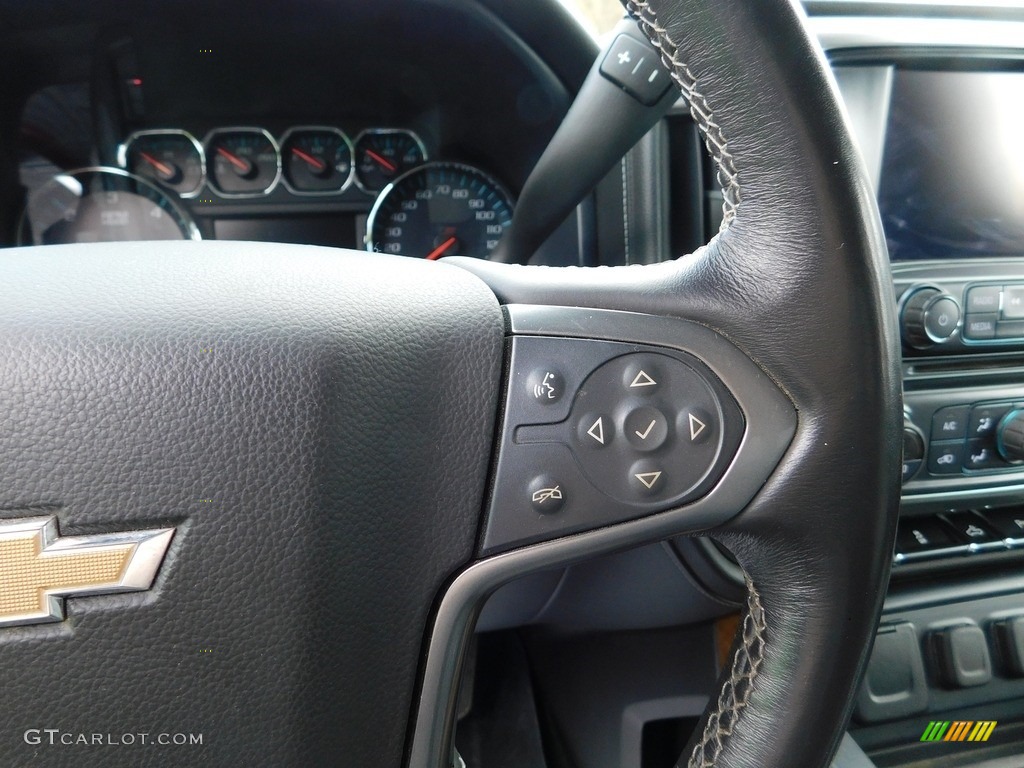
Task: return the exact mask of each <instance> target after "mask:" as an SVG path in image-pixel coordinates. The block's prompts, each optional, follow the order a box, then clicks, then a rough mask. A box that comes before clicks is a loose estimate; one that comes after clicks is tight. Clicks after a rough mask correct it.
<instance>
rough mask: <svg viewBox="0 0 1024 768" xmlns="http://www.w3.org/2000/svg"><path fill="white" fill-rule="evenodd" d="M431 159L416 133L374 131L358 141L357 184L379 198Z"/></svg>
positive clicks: (395, 130) (372, 129)
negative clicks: (393, 184) (403, 176)
mask: <svg viewBox="0 0 1024 768" xmlns="http://www.w3.org/2000/svg"><path fill="white" fill-rule="evenodd" d="M426 159H427V152H426V150H425V149H424V148H423V142H422V141H420V138H419V136H417V135H416V134H415V133H413V132H412V131H406V130H403V129H400V128H371V129H369V130H366V131H363V132H362V133H361V134H359V137H358V138H357V139H356V184H358V185H359V187H360V188H361V189H362V190H363V191H364V192H369V193H371V194H375V193H377V192H380V191H381V190H382V189H384V187H386V186H387V185H388V184H390V183H391V182H392V181H394V180H395V179H396V178H398V177H399V176H401V175H402V174H403V173H405V172H406V171H407V170H409V169H410V168H413V167H415V166H417V165H419V164H420V163H422V162H424V161H425V160H426Z"/></svg>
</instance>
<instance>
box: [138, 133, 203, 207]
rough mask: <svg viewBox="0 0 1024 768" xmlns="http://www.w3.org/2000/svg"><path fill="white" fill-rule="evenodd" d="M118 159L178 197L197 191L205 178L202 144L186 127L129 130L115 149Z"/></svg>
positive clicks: (139, 174) (192, 195) (194, 193)
mask: <svg viewBox="0 0 1024 768" xmlns="http://www.w3.org/2000/svg"><path fill="white" fill-rule="evenodd" d="M118 162H120V164H121V167H122V168H124V169H126V170H127V171H129V172H131V173H134V174H135V175H136V176H141V177H142V178H144V179H150V180H151V181H156V182H157V183H159V184H160V185H161V186H163V187H167V188H168V189H171V190H173V191H174V192H176V193H177V194H178V195H179V196H180V197H194V196H196V195H198V194H199V190H200V188H201V187H202V186H203V181H204V180H205V179H206V161H205V158H204V157H203V147H202V145H201V144H200V143H199V142H198V141H196V140H195V138H194V137H193V136H192V134H190V133H188V132H186V131H179V130H170V129H169V130H156V131H138V132H136V133H133V134H132V135H131V136H129V137H128V139H127V140H126V141H125V143H124V144H122V145H121V146H120V148H119V149H118Z"/></svg>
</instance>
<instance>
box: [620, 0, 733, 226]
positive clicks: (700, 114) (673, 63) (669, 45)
mask: <svg viewBox="0 0 1024 768" xmlns="http://www.w3.org/2000/svg"><path fill="white" fill-rule="evenodd" d="M626 10H627V11H628V12H629V14H630V15H631V16H632V17H633V18H635V19H636V22H637V24H638V25H639V27H640V29H641V30H642V31H643V33H644V34H645V35H647V37H648V39H649V40H650V41H651V44H652V45H653V46H654V47H655V48H656V49H657V51H658V53H659V54H660V55H661V60H662V63H664V65H665V67H666V68H667V69H668V70H669V72H670V74H671V75H672V79H673V80H675V81H676V85H678V86H679V89H680V90H681V91H682V92H683V96H684V97H685V99H686V102H687V104H689V106H690V116H691V117H693V121H694V122H695V123H696V124H697V130H699V131H700V133H701V135H702V136H703V137H704V143H705V145H706V146H707V148H708V152H709V153H711V157H712V159H713V160H714V161H715V164H716V165H717V166H718V174H717V175H718V184H719V186H720V187H721V188H722V196H723V201H722V225H721V227H719V231H720V232H723V231H725V230H726V229H727V228H728V227H729V225H730V224H731V223H732V220H733V219H735V218H736V210H737V209H738V208H739V207H740V182H739V174H738V172H737V171H736V163H735V160H734V158H733V156H732V153H731V152H730V151H729V142H728V141H726V138H725V134H724V133H723V132H722V128H721V126H719V125H718V123H716V122H715V118H714V113H713V112H712V111H711V107H710V106H709V105H708V101H707V99H706V98H705V97H704V94H702V93H701V92H700V91H699V90H697V78H696V77H694V75H693V73H692V72H691V71H690V68H689V67H688V66H687V65H686V63H685V62H683V61H682V60H681V59H680V58H679V46H677V45H676V44H675V43H674V42H673V41H672V39H671V38H670V37H669V35H668V31H667V30H666V29H665V28H664V27H663V26H661V25H660V24H659V23H658V15H657V14H656V13H655V11H654V9H653V8H651V7H650V5H649V4H648V3H647V2H646V0H627V2H626Z"/></svg>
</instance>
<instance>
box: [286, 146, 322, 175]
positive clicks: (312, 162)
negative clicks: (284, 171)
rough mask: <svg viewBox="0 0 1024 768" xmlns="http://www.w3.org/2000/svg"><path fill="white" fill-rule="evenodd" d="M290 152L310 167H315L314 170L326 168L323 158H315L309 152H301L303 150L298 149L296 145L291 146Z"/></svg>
mask: <svg viewBox="0 0 1024 768" xmlns="http://www.w3.org/2000/svg"><path fill="white" fill-rule="evenodd" d="M292 154H293V155H295V156H296V157H297V158H299V159H300V160H303V161H305V163H306V164H307V165H309V166H311V167H313V168H315V169H316V170H318V171H322V170H323V169H324V168H326V167H327V166H326V165H325V164H324V161H323V160H319V159H317V158H315V157H313V156H312V155H311V154H309V153H308V152H303V151H302V150H301V149H299V148H298V147H292Z"/></svg>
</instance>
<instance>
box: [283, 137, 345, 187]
mask: <svg viewBox="0 0 1024 768" xmlns="http://www.w3.org/2000/svg"><path fill="white" fill-rule="evenodd" d="M281 165H282V167H283V169H284V183H285V184H286V185H287V186H288V188H289V189H290V190H291V191H292V192H294V193H296V194H298V195H329V194H332V193H337V192H341V191H342V190H343V189H345V187H347V186H348V183H349V180H350V179H351V178H352V145H351V144H350V143H349V140H348V137H347V136H346V135H345V134H344V133H342V132H341V131H339V130H338V129H337V128H327V127H320V126H303V127H301V128H291V129H289V130H288V132H287V133H285V135H284V136H282V137H281Z"/></svg>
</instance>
